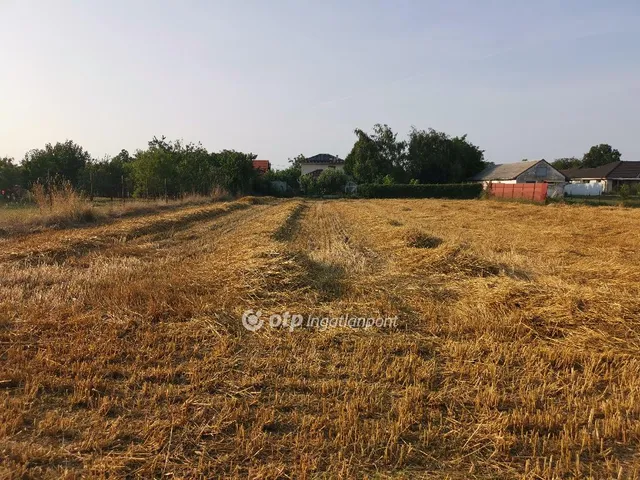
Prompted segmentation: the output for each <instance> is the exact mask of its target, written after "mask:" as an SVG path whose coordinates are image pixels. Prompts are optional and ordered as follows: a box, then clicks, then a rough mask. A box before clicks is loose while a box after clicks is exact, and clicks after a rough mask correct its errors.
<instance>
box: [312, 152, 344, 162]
mask: <svg viewBox="0 0 640 480" xmlns="http://www.w3.org/2000/svg"><path fill="white" fill-rule="evenodd" d="M302 163H323V164H340V163H344V160H343V159H341V158H340V157H336V156H335V155H330V154H328V153H319V154H318V155H314V156H313V157H309V158H305V160H304V162H302Z"/></svg>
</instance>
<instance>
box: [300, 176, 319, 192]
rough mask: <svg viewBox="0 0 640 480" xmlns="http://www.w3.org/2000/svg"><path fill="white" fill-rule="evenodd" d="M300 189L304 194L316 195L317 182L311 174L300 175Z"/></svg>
mask: <svg viewBox="0 0 640 480" xmlns="http://www.w3.org/2000/svg"><path fill="white" fill-rule="evenodd" d="M300 189H301V190H302V192H303V193H304V194H305V195H317V194H318V193H319V191H318V182H317V181H316V179H315V178H313V177H312V176H311V175H302V176H301V177H300Z"/></svg>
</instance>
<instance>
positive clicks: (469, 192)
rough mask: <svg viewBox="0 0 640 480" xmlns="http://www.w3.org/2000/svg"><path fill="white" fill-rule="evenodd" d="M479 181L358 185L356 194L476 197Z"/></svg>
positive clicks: (480, 186) (404, 196) (361, 195)
mask: <svg viewBox="0 0 640 480" xmlns="http://www.w3.org/2000/svg"><path fill="white" fill-rule="evenodd" d="M480 193H482V184H480V183H447V184H432V185H409V184H394V185H379V184H373V183H367V184H363V185H358V196H360V197H364V198H461V199H468V198H478V197H479V196H480Z"/></svg>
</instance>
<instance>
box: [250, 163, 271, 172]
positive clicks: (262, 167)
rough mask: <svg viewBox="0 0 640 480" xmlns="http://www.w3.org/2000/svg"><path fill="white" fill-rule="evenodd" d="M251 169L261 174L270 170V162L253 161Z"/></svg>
mask: <svg viewBox="0 0 640 480" xmlns="http://www.w3.org/2000/svg"><path fill="white" fill-rule="evenodd" d="M253 168H255V169H256V170H258V172H259V173H260V174H263V173H266V172H268V171H269V170H271V162H270V161H269V160H254V161H253Z"/></svg>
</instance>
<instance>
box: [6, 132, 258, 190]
mask: <svg viewBox="0 0 640 480" xmlns="http://www.w3.org/2000/svg"><path fill="white" fill-rule="evenodd" d="M255 158H256V156H255V155H254V154H251V153H242V152H237V151H234V150H222V151H220V152H209V151H207V150H206V149H205V148H204V147H203V146H202V145H201V144H200V143H198V144H194V143H184V142H182V141H180V140H176V141H170V140H167V139H166V138H165V137H164V136H163V137H161V138H157V137H154V138H153V139H152V140H151V141H149V142H148V147H147V148H146V149H145V150H138V151H136V152H135V154H133V155H130V154H129V152H128V151H127V150H122V151H120V153H118V154H117V155H115V156H113V157H105V158H103V159H94V158H92V157H91V155H90V154H89V153H88V152H87V151H86V150H84V149H83V148H82V147H81V146H80V145H78V144H76V143H74V142H73V141H71V140H67V141H65V142H58V143H56V144H55V145H52V144H47V145H45V147H44V148H42V149H34V150H31V151H29V152H27V154H26V155H25V157H24V159H23V161H22V163H21V164H17V163H16V162H15V161H14V160H13V159H12V158H7V157H5V158H1V159H0V190H2V191H3V192H4V195H3V196H8V195H11V194H15V193H17V190H21V189H22V190H28V189H30V188H32V187H33V185H34V184H36V183H40V184H43V185H50V184H52V183H56V182H62V181H64V182H68V183H69V184H70V185H71V186H72V187H73V188H75V189H77V190H80V191H83V192H85V193H86V194H88V195H90V196H100V197H110V198H116V197H131V196H134V197H145V198H157V197H172V198H176V197H179V196H181V195H184V194H200V195H208V194H210V193H211V191H212V190H213V189H215V188H221V189H224V190H226V191H228V192H229V193H231V194H238V193H244V192H248V191H250V190H251V188H252V187H253V183H254V181H255V179H256V176H257V172H256V171H255V170H254V168H253V160H254V159H255Z"/></svg>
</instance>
